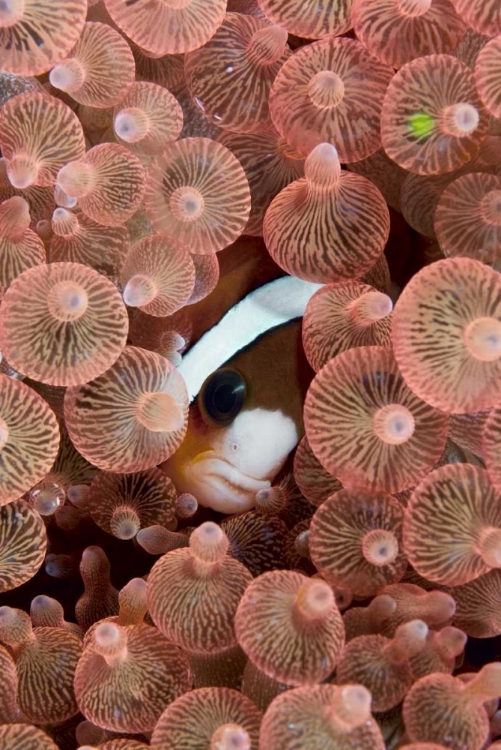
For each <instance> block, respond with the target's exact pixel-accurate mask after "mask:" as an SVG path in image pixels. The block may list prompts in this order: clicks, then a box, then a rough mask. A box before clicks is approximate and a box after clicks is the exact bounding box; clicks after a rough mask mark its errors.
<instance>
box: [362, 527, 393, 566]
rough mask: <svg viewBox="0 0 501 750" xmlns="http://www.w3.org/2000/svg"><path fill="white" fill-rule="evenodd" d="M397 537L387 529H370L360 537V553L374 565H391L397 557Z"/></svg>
mask: <svg viewBox="0 0 501 750" xmlns="http://www.w3.org/2000/svg"><path fill="white" fill-rule="evenodd" d="M398 553H399V547H398V539H397V537H396V536H395V534H394V533H393V532H392V531H388V530H387V529H371V531H368V532H367V533H366V534H365V535H364V537H363V539H362V554H363V556H364V557H365V559H366V560H367V561H368V562H369V563H370V564H371V565H375V566H376V567H383V566H385V565H391V563H393V562H395V560H396V559H397V557H398Z"/></svg>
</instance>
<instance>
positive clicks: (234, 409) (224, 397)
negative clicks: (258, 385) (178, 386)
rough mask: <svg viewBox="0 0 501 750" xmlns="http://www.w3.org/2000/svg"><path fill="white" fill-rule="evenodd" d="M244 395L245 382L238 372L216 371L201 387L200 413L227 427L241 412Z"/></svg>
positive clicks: (245, 391) (245, 390) (245, 389)
mask: <svg viewBox="0 0 501 750" xmlns="http://www.w3.org/2000/svg"><path fill="white" fill-rule="evenodd" d="M246 393H247V388H246V384H245V380H244V379H243V377H242V375H240V373H239V372H236V370H229V369H227V370H225V369H223V370H218V371H217V372H215V373H213V374H212V375H211V376H210V377H209V378H208V379H207V380H206V381H205V383H204V385H203V387H202V392H201V397H202V398H201V407H202V412H203V413H204V415H205V416H206V417H207V418H208V419H209V420H210V421H212V422H215V423H216V424H218V425H220V426H224V425H229V424H231V422H233V420H234V419H235V417H236V416H237V414H238V413H239V411H240V410H241V408H242V406H243V403H244V401H245V396H246Z"/></svg>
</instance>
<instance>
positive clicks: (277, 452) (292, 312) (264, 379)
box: [162, 247, 321, 514]
mask: <svg viewBox="0 0 501 750" xmlns="http://www.w3.org/2000/svg"><path fill="white" fill-rule="evenodd" d="M246 252H247V253H248V254H249V257H250V261H251V262H250V263H243V264H242V265H241V266H240V267H238V266H237V268H236V270H235V272H234V273H233V274H228V276H227V278H226V279H223V283H222V286H221V287H220V288H219V296H220V298H221V299H223V300H224V301H223V303H222V307H223V308H226V309H225V310H224V309H223V312H222V314H221V310H220V309H218V305H217V304H216V303H215V302H214V301H213V302H212V303H211V302H209V303H207V302H205V301H204V302H205V305H202V310H203V314H202V315H199V316H198V317H199V320H200V318H202V328H206V329H207V325H208V324H209V322H210V323H213V324H212V325H210V327H208V329H207V330H205V331H204V332H203V333H202V335H201V336H200V338H199V339H198V340H197V341H196V343H195V344H193V345H192V346H191V348H189V349H188V351H187V352H186V353H185V354H184V355H183V359H182V361H181V363H180V365H179V367H178V371H179V372H180V373H181V375H182V376H183V378H184V380H185V383H186V386H187V388H188V393H189V397H190V402H191V403H190V411H189V418H188V429H187V433H186V436H185V438H184V440H183V443H182V444H181V446H180V448H179V449H178V450H177V451H176V453H175V454H174V455H173V456H172V457H171V458H170V459H168V461H166V462H165V463H164V464H163V465H162V469H163V470H164V471H165V473H166V474H167V475H168V476H169V477H170V478H171V479H172V481H173V482H174V485H175V486H176V489H177V491H178V492H179V493H181V492H189V493H191V494H192V495H194V496H195V497H196V499H197V501H198V503H199V505H201V506H204V507H208V508H212V509H213V510H216V511H218V512H220V513H226V514H229V513H231V514H233V513H243V512H244V511H247V510H250V509H251V508H252V507H254V505H255V502H256V493H257V492H259V491H260V490H262V489H266V488H268V487H270V486H271V483H272V481H273V479H274V477H275V476H276V475H277V474H278V472H279V471H280V469H281V468H282V467H283V466H284V464H285V462H286V460H287V458H288V456H289V454H290V452H291V451H292V450H293V449H294V448H295V447H296V445H297V443H298V441H299V440H300V438H301V437H302V435H303V432H304V427H303V404H304V398H305V395H306V391H307V389H308V386H309V384H310V382H311V379H312V378H313V376H314V373H313V371H312V370H311V369H310V366H309V365H308V362H307V360H306V357H305V355H304V352H303V347H302V341H301V319H302V316H303V314H304V311H305V308H306V305H307V303H308V301H309V299H310V298H311V296H312V295H313V294H314V293H315V292H316V291H317V290H318V289H319V288H320V286H321V285H320V284H314V283H310V282H306V281H302V280H301V279H297V278H295V277H292V276H283V271H281V270H280V269H278V267H276V266H274V264H272V265H270V263H269V256H268V257H267V258H266V257H265V256H263V255H262V250H259V248H258V250H257V251H256V248H255V247H254V248H251V249H249V248H247V249H246ZM265 252H266V251H265ZM266 255H267V254H266ZM254 271H256V273H255V274H254V275H255V277H256V278H254V279H253V278H252V273H253V272H254ZM270 277H271V279H270ZM225 282H226V286H225ZM263 282H264V283H263ZM220 284H221V281H220ZM218 286H219V285H218ZM249 288H250V291H249ZM230 289H231V290H232V291H231V292H230V291H229V290H230ZM221 290H222V291H221ZM236 290H238V291H239V292H242V291H243V294H242V295H241V296H240V297H239V298H237V299H236V300H235V293H236ZM208 299H210V298H208Z"/></svg>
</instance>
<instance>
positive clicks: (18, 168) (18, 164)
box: [7, 154, 38, 190]
mask: <svg viewBox="0 0 501 750" xmlns="http://www.w3.org/2000/svg"><path fill="white" fill-rule="evenodd" d="M7 177H8V178H9V182H10V184H11V185H12V187H15V188H18V189H19V190H23V189H25V188H28V187H30V186H31V185H34V184H36V180H37V177H38V167H37V165H36V163H35V162H34V161H33V159H32V158H31V157H30V156H28V155H27V154H16V155H15V156H13V157H12V159H10V160H9V162H8V164H7Z"/></svg>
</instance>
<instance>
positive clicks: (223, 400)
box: [212, 383, 237, 414]
mask: <svg viewBox="0 0 501 750" xmlns="http://www.w3.org/2000/svg"><path fill="white" fill-rule="evenodd" d="M236 398H237V393H236V391H235V390H234V388H233V386H232V385H231V384H230V383H221V385H218V386H217V388H216V390H215V391H214V394H213V396H212V403H213V405H214V406H215V408H216V409H217V410H218V411H220V412H221V414H227V413H228V412H230V411H231V410H232V408H233V407H234V405H235V400H236Z"/></svg>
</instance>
